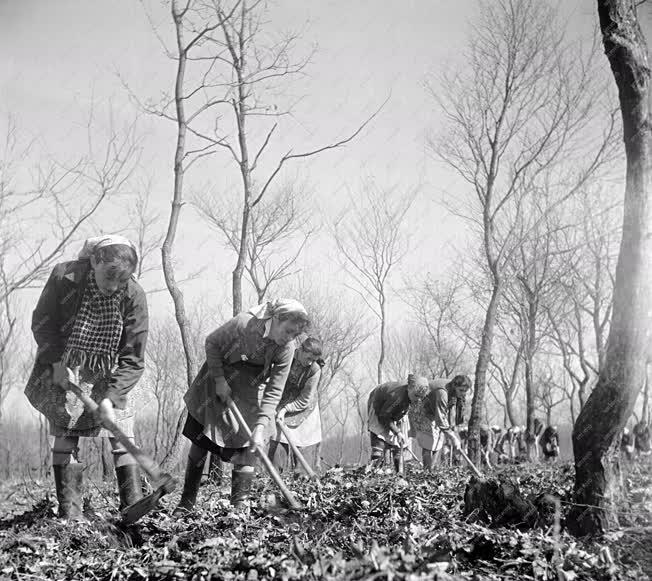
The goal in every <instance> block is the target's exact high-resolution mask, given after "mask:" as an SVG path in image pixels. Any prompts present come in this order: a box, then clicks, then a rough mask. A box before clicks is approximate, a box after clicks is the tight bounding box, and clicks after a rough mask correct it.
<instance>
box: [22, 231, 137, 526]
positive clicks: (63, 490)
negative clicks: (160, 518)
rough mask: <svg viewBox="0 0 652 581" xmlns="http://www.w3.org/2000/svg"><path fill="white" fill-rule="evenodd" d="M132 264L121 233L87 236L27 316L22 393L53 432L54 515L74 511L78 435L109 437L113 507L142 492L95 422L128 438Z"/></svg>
mask: <svg viewBox="0 0 652 581" xmlns="http://www.w3.org/2000/svg"><path fill="white" fill-rule="evenodd" d="M137 265H138V253H137V252H136V247H135V246H134V244H133V243H132V242H130V241H129V240H127V239H126V238H124V237H122V236H100V237H97V238H91V239H89V240H87V241H86V243H85V244H84V247H83V249H82V251H81V253H80V254H79V257H78V260H73V261H71V262H63V263H61V264H57V265H56V266H55V267H54V269H53V270H52V273H51V274H50V277H49V279H48V281H47V283H46V284H45V288H44V289H43V292H42V293H41V296H40V298H39V300H38V303H37V305H36V308H35V310H34V312H33V315H32V333H33V334H34V339H35V340H36V343H37V346H38V349H37V353H36V361H35V363H34V368H33V370H32V374H31V376H30V378H29V381H28V383H27V386H26V387H25V395H26V396H27V398H28V400H29V401H30V403H31V404H32V405H33V406H34V407H35V408H36V409H37V410H38V411H39V412H41V413H42V414H43V415H44V416H45V417H46V418H47V419H48V420H49V423H50V434H51V435H52V436H54V445H53V447H52V467H53V472H54V479H55V485H56V492H57V499H58V501H59V516H60V517H61V518H65V519H73V520H74V519H78V518H80V517H81V516H82V505H81V489H82V470H83V465H82V464H81V463H80V462H79V458H78V451H79V450H78V443H79V437H80V436H83V437H95V436H106V437H109V439H110V443H111V447H112V449H113V454H114V460H115V467H116V476H117V480H118V486H119V493H120V504H121V508H124V507H126V506H129V505H130V504H133V503H134V502H136V501H137V500H139V499H140V498H141V497H142V492H141V484H140V474H139V470H138V466H137V464H136V461H135V459H134V458H133V457H132V456H131V455H130V454H128V453H127V452H126V450H125V449H124V448H123V447H122V446H121V445H120V444H119V443H118V442H117V441H116V440H115V439H114V438H113V437H112V435H111V434H110V433H109V432H108V431H107V430H105V429H103V428H102V427H101V425H100V420H101V419H102V418H103V417H110V418H111V419H113V420H114V421H115V422H116V423H117V424H118V426H119V427H120V428H121V429H122V430H123V431H124V432H125V433H126V435H127V436H130V437H133V413H132V412H130V411H129V410H128V409H127V403H128V394H129V392H130V391H131V390H132V389H133V387H134V386H135V385H136V383H137V382H138V380H139V379H140V377H141V375H142V374H143V370H144V357H145V343H146V341H147V331H148V313H147V300H146V298H145V293H144V291H143V289H142V288H141V287H140V285H139V284H138V283H137V282H136V280H135V279H134V277H133V274H134V272H135V271H136V267H137ZM68 370H72V371H73V374H74V376H75V377H76V378H77V379H78V380H79V386H80V388H81V389H82V391H85V392H86V393H87V394H89V395H90V396H91V397H92V398H93V399H94V400H95V401H96V402H98V404H99V406H100V414H99V416H97V417H96V416H94V415H93V414H91V413H89V412H87V411H85V409H84V406H83V404H82V403H81V402H80V401H79V400H78V399H77V397H76V396H75V395H74V394H73V393H72V392H70V391H66V390H67V386H68V377H69V375H68ZM114 408H115V411H114Z"/></svg>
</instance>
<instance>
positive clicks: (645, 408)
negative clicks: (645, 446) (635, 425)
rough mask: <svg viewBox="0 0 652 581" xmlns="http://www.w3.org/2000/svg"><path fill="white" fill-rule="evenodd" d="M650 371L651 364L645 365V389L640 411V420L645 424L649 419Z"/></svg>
mask: <svg viewBox="0 0 652 581" xmlns="http://www.w3.org/2000/svg"><path fill="white" fill-rule="evenodd" d="M650 373H652V366H651V365H650V364H648V365H646V367H645V391H644V392H643V411H642V412H641V421H642V422H644V423H645V424H647V423H648V422H649V421H650Z"/></svg>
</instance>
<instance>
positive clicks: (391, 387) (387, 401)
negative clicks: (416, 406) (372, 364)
mask: <svg viewBox="0 0 652 581" xmlns="http://www.w3.org/2000/svg"><path fill="white" fill-rule="evenodd" d="M371 406H373V408H374V411H375V412H376V416H377V417H378V421H379V422H380V423H381V424H382V425H383V426H385V427H388V426H389V424H390V423H391V422H398V421H399V420H401V419H402V418H403V417H404V416H405V414H407V412H408V408H409V407H410V399H409V398H408V390H407V383H402V382H400V381H388V382H387V383H383V384H381V385H379V386H378V387H376V388H375V389H374V390H373V391H372V392H371V393H370V394H369V400H368V402H367V409H370V408H371Z"/></svg>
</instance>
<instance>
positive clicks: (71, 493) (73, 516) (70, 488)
mask: <svg viewBox="0 0 652 581" xmlns="http://www.w3.org/2000/svg"><path fill="white" fill-rule="evenodd" d="M52 469H53V472H54V484H55V486H56V489H57V500H58V501H59V518H62V519H67V520H81V519H83V515H82V496H81V495H82V471H83V470H84V465H83V464H79V463H75V464H64V465H55V466H53V467H52Z"/></svg>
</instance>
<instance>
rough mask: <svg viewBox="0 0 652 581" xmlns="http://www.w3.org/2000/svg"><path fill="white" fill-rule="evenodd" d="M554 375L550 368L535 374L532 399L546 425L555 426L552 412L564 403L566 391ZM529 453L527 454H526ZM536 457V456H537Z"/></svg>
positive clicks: (566, 397)
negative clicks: (544, 415)
mask: <svg viewBox="0 0 652 581" xmlns="http://www.w3.org/2000/svg"><path fill="white" fill-rule="evenodd" d="M556 375H558V374H556V373H555V372H554V371H553V370H552V369H551V368H550V367H548V369H546V370H545V371H540V372H539V373H537V375H536V378H535V380H534V385H535V392H534V399H535V402H536V403H538V406H537V407H539V408H541V409H543V411H544V412H545V414H546V425H548V426H549V425H551V424H556V423H559V422H553V419H552V412H553V410H554V409H555V408H556V407H557V406H558V405H560V404H562V403H564V402H565V401H566V400H567V399H568V396H567V394H566V389H565V388H564V386H563V385H560V384H559V383H557V381H556V380H555V376H556ZM528 453H529V452H528ZM537 457H538V454H537Z"/></svg>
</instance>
